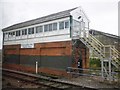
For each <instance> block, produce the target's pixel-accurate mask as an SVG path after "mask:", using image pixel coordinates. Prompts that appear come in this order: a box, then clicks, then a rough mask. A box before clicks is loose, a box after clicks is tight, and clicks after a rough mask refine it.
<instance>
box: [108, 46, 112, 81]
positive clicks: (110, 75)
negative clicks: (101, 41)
mask: <svg viewBox="0 0 120 90" xmlns="http://www.w3.org/2000/svg"><path fill="white" fill-rule="evenodd" d="M111 55H112V52H111V46H110V57H109V62H108V63H109V80H110V82H111V81H112V73H111V59H112V58H111Z"/></svg>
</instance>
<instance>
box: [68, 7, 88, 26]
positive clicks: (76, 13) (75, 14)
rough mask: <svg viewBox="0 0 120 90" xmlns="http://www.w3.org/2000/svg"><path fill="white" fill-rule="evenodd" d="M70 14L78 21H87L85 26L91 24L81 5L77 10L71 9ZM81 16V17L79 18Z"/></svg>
mask: <svg viewBox="0 0 120 90" xmlns="http://www.w3.org/2000/svg"><path fill="white" fill-rule="evenodd" d="M70 14H71V15H72V17H73V19H74V20H76V21H78V22H85V27H88V26H89V25H88V24H89V22H90V21H89V19H88V17H87V16H86V14H85V12H84V11H83V9H82V8H81V7H78V8H76V9H75V10H73V11H71V12H70ZM80 16H81V18H79V17H80ZM73 26H75V25H73Z"/></svg>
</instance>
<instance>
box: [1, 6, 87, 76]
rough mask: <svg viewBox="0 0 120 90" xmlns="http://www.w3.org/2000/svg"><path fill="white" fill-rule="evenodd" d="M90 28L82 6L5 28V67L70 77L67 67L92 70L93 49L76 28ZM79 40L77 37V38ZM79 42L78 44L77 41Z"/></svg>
mask: <svg viewBox="0 0 120 90" xmlns="http://www.w3.org/2000/svg"><path fill="white" fill-rule="evenodd" d="M85 28H89V20H88V18H87V16H86V14H85V13H84V11H83V10H82V8H81V7H77V8H73V9H70V10H66V11H62V12H58V13H55V14H51V15H48V16H44V17H40V18H37V19H34V20H30V21H26V22H22V23H18V24H15V25H12V26H9V27H6V28H4V29H3V30H2V31H3V34H4V35H3V67H4V68H9V69H13V70H20V71H27V72H35V64H36V62H38V72H42V73H46V74H55V75H67V73H66V70H67V67H78V61H80V67H81V68H88V67H89V50H88V48H87V47H86V46H85V45H84V44H83V43H82V42H81V41H80V40H79V39H78V38H77V37H76V36H78V35H79V33H78V32H73V30H74V29H76V30H77V29H83V30H84V29H85ZM73 37H75V38H73ZM76 41H77V42H76Z"/></svg>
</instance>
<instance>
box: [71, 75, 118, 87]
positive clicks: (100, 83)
mask: <svg viewBox="0 0 120 90" xmlns="http://www.w3.org/2000/svg"><path fill="white" fill-rule="evenodd" d="M69 81H70V82H73V83H77V84H79V85H81V86H83V87H90V88H97V89H103V88H118V89H120V84H118V83H117V84H116V83H108V81H104V80H103V79H102V78H101V77H98V76H96V77H87V76H79V77H77V78H72V79H69Z"/></svg>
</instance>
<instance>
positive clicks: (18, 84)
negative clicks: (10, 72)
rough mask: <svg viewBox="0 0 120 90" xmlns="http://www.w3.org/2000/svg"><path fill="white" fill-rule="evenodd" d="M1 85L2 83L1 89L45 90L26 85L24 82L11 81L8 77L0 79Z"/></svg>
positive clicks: (38, 86)
mask: <svg viewBox="0 0 120 90" xmlns="http://www.w3.org/2000/svg"><path fill="white" fill-rule="evenodd" d="M2 80H3V83H2V88H3V89H4V88H40V89H43V88H44V89H45V88H47V87H43V86H40V85H35V84H32V83H26V82H24V81H19V80H17V79H13V78H10V77H6V76H3V78H2Z"/></svg>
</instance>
